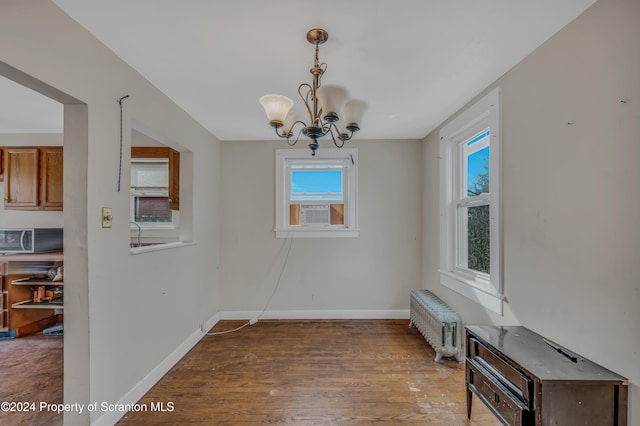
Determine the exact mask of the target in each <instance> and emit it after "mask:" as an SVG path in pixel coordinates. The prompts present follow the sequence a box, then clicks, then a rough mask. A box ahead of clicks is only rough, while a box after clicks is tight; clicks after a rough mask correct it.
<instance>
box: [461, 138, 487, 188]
mask: <svg viewBox="0 0 640 426" xmlns="http://www.w3.org/2000/svg"><path fill="white" fill-rule="evenodd" d="M489 135H490V132H489V131H488V130H487V131H486V132H483V133H481V134H479V135H478V136H476V137H474V138H473V139H471V140H470V141H469V142H467V144H466V145H467V146H471V145H473V144H475V143H477V142H479V141H482V140H483V139H484V138H488V137H489ZM489 154H490V147H489V146H486V147H484V148H482V149H479V150H477V151H475V152H473V153H472V154H470V155H469V156H468V157H467V193H468V195H479V194H478V189H479V188H476V184H477V183H478V182H477V178H478V175H481V174H486V175H487V179H486V180H485V183H486V184H488V182H489V179H488V176H489ZM485 190H486V191H487V192H488V188H485Z"/></svg>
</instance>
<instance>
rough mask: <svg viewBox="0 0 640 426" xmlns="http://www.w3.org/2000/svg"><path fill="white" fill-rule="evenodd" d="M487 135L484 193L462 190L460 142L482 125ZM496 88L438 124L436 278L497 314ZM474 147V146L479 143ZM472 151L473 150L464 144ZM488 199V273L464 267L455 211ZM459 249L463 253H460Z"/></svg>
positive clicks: (500, 300) (499, 258)
mask: <svg viewBox="0 0 640 426" xmlns="http://www.w3.org/2000/svg"><path fill="white" fill-rule="evenodd" d="M487 130H489V131H490V135H489V138H490V139H489V144H488V145H489V146H490V149H489V193H488V194H486V193H483V194H480V195H476V196H469V195H467V183H468V182H467V180H466V179H465V178H466V177H467V169H466V164H467V163H466V161H465V160H466V157H465V152H464V151H465V149H464V145H465V144H466V143H467V142H469V141H470V140H472V139H473V138H474V137H475V136H478V135H479V134H481V133H482V132H484V131H487ZM501 130H502V129H501V108H500V88H495V89H493V90H492V91H491V92H489V93H488V94H487V95H485V96H484V97H482V98H481V99H480V100H478V101H477V102H476V103H474V104H473V105H471V106H470V107H468V108H467V109H466V110H464V111H463V112H461V113H460V114H459V115H458V116H456V117H455V118H454V119H453V120H451V121H450V122H449V123H448V124H447V125H445V126H444V127H443V128H442V129H441V130H440V270H439V273H440V283H441V284H442V285H444V286H445V287H448V288H450V289H452V290H454V291H456V292H458V293H460V294H462V295H463V296H465V297H467V298H469V299H471V300H473V301H475V302H477V303H479V304H480V305H482V306H484V307H486V308H487V309H490V310H492V311H494V312H496V313H498V314H500V315H502V310H503V299H504V294H503V283H502V273H501V272H502V235H501V234H502V232H501V231H502V222H501V210H502V207H501V205H502V200H501V196H500V184H501V170H500V169H501V167H500V161H501V155H500V154H501ZM478 150H479V149H478ZM468 151H471V152H467V153H466V155H467V156H468V155H471V154H472V153H473V152H476V150H468ZM482 205H489V235H490V240H489V247H490V260H489V264H490V268H489V270H490V273H489V274H486V273H483V272H480V271H475V270H472V269H468V268H464V267H462V266H461V259H462V260H463V261H464V258H465V257H466V256H467V253H466V250H467V249H468V247H467V246H466V243H464V242H461V238H462V237H463V236H464V235H463V234H464V232H463V230H462V229H463V227H464V226H467V224H466V220H465V219H464V218H462V217H461V215H460V212H461V211H466V210H465V207H475V206H482ZM463 252H464V253H463Z"/></svg>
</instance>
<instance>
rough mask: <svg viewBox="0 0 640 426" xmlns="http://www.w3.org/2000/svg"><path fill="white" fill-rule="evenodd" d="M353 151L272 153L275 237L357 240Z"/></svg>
mask: <svg viewBox="0 0 640 426" xmlns="http://www.w3.org/2000/svg"><path fill="white" fill-rule="evenodd" d="M357 165H358V151H357V150H356V149H323V150H319V151H317V152H316V155H315V156H314V157H311V156H310V154H309V151H308V150H306V149H305V150H301V149H278V150H276V229H275V231H276V237H278V238H284V237H289V236H291V235H293V236H295V237H357V236H358V226H357V215H356V211H357V210H356V209H357V206H356V203H357V195H356V191H357Z"/></svg>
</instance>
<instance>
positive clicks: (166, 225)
mask: <svg viewBox="0 0 640 426" xmlns="http://www.w3.org/2000/svg"><path fill="white" fill-rule="evenodd" d="M136 163H141V164H144V163H147V164H166V165H167V186H166V187H149V188H144V187H135V186H133V185H132V184H131V185H130V191H129V192H130V198H129V221H130V222H131V223H130V224H129V225H130V226H129V227H130V229H131V230H132V231H137V226H135V225H134V224H133V223H134V222H135V223H137V224H138V225H140V227H141V228H142V229H145V230H152V229H157V230H163V229H177V228H178V227H179V213H178V211H177V210H171V209H170V210H169V211H170V212H171V221H170V222H144V221H136V220H135V198H136V197H138V196H145V195H146V196H155V197H157V196H160V197H167V198H169V197H170V195H169V176H170V166H169V159H165V158H142V157H136V158H132V159H131V162H130V172H131V173H132V172H133V170H134V168H135V164H136Z"/></svg>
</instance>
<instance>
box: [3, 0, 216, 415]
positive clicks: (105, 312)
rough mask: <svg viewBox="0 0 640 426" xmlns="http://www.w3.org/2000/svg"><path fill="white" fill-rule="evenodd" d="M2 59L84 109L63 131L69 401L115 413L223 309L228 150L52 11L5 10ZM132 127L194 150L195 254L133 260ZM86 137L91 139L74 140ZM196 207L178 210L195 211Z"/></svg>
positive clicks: (187, 250)
mask: <svg viewBox="0 0 640 426" xmlns="http://www.w3.org/2000/svg"><path fill="white" fill-rule="evenodd" d="M0 58H2V61H4V62H5V63H7V64H9V65H10V66H11V67H14V68H17V69H18V70H21V71H22V72H24V73H26V74H28V75H30V76H32V77H35V78H36V79H38V80H41V81H43V82H45V83H47V84H49V85H51V86H53V87H54V88H57V89H59V90H60V91H61V92H64V93H66V94H67V95H70V96H72V97H74V98H76V99H78V100H80V101H81V102H84V103H85V104H86V105H87V108H86V109H83V108H82V107H78V108H75V106H73V107H69V108H65V129H67V128H68V129H70V130H71V129H73V130H74V131H73V135H74V136H73V137H70V138H69V140H67V135H65V142H64V145H65V212H64V214H63V217H64V225H65V231H66V230H68V229H69V230H70V232H65V245H66V243H69V244H70V245H71V244H72V245H73V247H67V248H68V249H69V250H65V254H66V258H65V272H67V267H68V271H69V275H68V276H67V274H65V337H64V338H65V351H64V352H65V399H66V402H69V403H73V402H89V401H91V402H99V403H100V402H110V403H114V402H116V401H118V400H119V399H120V398H122V397H123V396H125V394H126V393H127V392H129V391H130V390H131V389H132V388H134V387H135V386H136V385H139V383H140V382H141V380H142V379H143V378H144V377H145V376H146V375H147V374H149V373H150V372H151V371H152V369H154V368H155V367H157V366H158V365H159V364H160V363H161V362H162V361H163V360H165V359H166V358H167V357H170V356H171V354H172V353H173V352H174V350H176V348H179V347H180V345H181V344H182V343H183V342H185V341H187V340H188V339H190V338H191V337H192V336H193V335H194V333H198V332H200V324H202V323H204V322H205V321H207V320H209V319H210V318H211V317H212V316H213V315H214V314H215V313H216V312H217V311H218V307H219V303H218V298H217V288H218V273H217V265H218V253H219V249H218V248H219V235H220V230H219V227H218V201H217V199H218V183H219V182H218V180H219V161H220V155H219V154H220V153H219V148H220V145H219V142H218V141H217V140H216V139H215V138H214V137H213V136H212V135H211V134H210V133H209V132H207V131H206V130H205V129H204V128H202V127H201V126H200V125H199V124H197V123H196V122H195V121H194V120H193V119H192V118H191V117H189V116H188V115H187V114H186V113H185V112H184V111H183V110H182V109H180V108H178V107H177V106H176V105H175V104H174V103H173V102H172V101H171V100H169V99H168V98H167V97H166V96H165V95H163V94H162V93H160V92H159V91H158V90H157V89H156V88H155V87H153V86H152V85H151V84H150V83H149V82H147V81H146V80H144V79H143V78H142V77H141V76H140V75H138V74H137V73H136V72H135V71H134V70H133V69H131V68H130V67H129V66H128V65H126V64H125V63H124V62H122V61H121V60H120V59H119V58H118V57H116V56H115V55H114V54H113V53H112V52H111V51H110V50H109V49H107V48H106V47H104V46H103V45H102V44H100V43H99V42H98V41H97V40H96V39H95V38H94V37H93V36H91V35H90V34H88V33H87V32H86V31H85V30H84V29H82V28H81V27H80V26H79V25H78V24H77V23H76V22H75V21H73V20H72V19H71V18H69V17H68V16H67V15H66V14H64V13H63V12H62V11H60V10H59V9H58V8H57V7H56V6H55V5H53V4H52V3H51V2H49V1H45V0H33V1H28V2H25V1H17V0H9V1H4V2H3V3H2V13H0ZM126 94H128V95H130V98H129V99H127V100H126V101H125V102H124V140H123V142H124V143H123V147H124V149H123V153H124V156H123V159H124V166H123V172H122V176H123V178H122V179H123V180H122V182H123V187H122V188H123V190H122V191H120V192H117V190H116V184H117V178H118V167H119V118H120V111H119V109H118V103H117V100H118V99H119V98H120V97H122V96H124V95H126ZM76 110H77V111H76ZM83 111H88V116H85V117H83ZM67 113H68V114H67ZM82 120H84V124H83V123H82ZM134 124H135V126H136V128H140V127H144V128H145V129H147V130H150V131H152V132H153V133H154V135H157V136H159V137H160V138H161V139H159V140H162V141H165V142H166V141H168V142H173V143H175V144H178V145H181V146H182V147H184V148H186V149H187V150H190V151H191V152H193V154H194V155H193V160H192V161H193V167H189V168H188V169H187V170H183V171H182V173H184V174H183V177H185V179H184V181H183V185H185V186H186V187H187V188H189V187H190V186H192V187H193V190H192V192H193V197H192V203H193V214H192V216H193V218H192V226H193V236H194V237H193V240H194V242H195V245H192V246H188V247H183V248H178V249H173V250H165V251H160V252H154V253H145V254H140V255H135V256H132V255H131V254H130V252H129V192H128V182H129V178H128V172H129V170H128V167H127V165H126V164H127V162H128V158H129V154H128V152H129V146H130V135H131V128H132V125H134ZM83 132H85V134H87V135H88V136H85V137H84V139H85V140H84V141H83V140H82V138H81V137H80V138H78V137H77V136H78V135H80V136H81V135H82V134H83ZM87 132H88V133H87ZM87 139H88V140H87ZM67 142H70V145H69V146H68V145H67ZM87 144H88V146H87ZM69 147H71V150H69V152H67V150H68V149H69ZM83 147H84V148H83ZM87 148H88V149H87ZM85 149H86V150H85ZM187 157H190V156H187ZM68 159H72V160H73V161H67V160H68ZM84 168H87V170H88V179H87V178H85V177H84V175H83V173H82V170H83V169H84ZM76 172H78V173H76ZM191 174H192V175H193V178H192V179H191V177H190V175H191ZM72 176H75V177H74V179H67V177H72ZM190 182H193V184H191V183H190ZM186 192H187V193H188V192H190V191H186ZM188 198H189V196H188V195H186V199H185V198H184V197H183V198H182V200H181V201H182V202H183V203H185V202H186V204H187V205H188V204H189V203H188ZM103 206H107V207H112V208H113V214H114V221H113V228H111V229H103V228H102V227H101V226H100V212H101V207H103ZM185 208H187V206H185ZM68 225H69V226H68ZM186 237H187V238H190V237H189V236H188V235H187V236H186ZM75 271H77V274H76V273H74V272H75ZM82 276H84V277H85V279H80V278H79V277H82ZM67 278H68V279H67ZM89 356H90V358H89ZM74 357H75V358H74ZM67 360H73V361H74V362H72V363H67V362H66V361H67ZM85 367H86V369H85ZM101 414H102V413H93V414H92V415H91V419H92V420H96V419H97V418H98V417H99V416H100V415H101ZM88 420H89V416H88V415H87V414H86V412H85V414H83V415H82V416H77V417H76V416H73V415H65V424H86V423H87V422H88Z"/></svg>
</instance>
